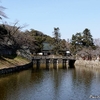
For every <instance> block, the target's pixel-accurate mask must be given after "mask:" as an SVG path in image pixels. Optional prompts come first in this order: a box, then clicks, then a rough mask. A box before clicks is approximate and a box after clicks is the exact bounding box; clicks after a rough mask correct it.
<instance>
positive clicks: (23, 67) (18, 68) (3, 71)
mask: <svg viewBox="0 0 100 100" xmlns="http://www.w3.org/2000/svg"><path fill="white" fill-rule="evenodd" d="M32 67H33V62H30V63H29V64H26V65H21V66H16V67H10V68H4V69H0V75H1V74H8V73H13V72H19V71H22V70H26V69H29V68H32Z"/></svg>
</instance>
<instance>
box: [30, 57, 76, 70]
mask: <svg viewBox="0 0 100 100" xmlns="http://www.w3.org/2000/svg"><path fill="white" fill-rule="evenodd" d="M75 61H76V60H75V59H73V58H68V57H47V56H45V57H44V56H36V57H33V59H32V62H33V67H34V65H35V66H36V68H37V69H39V68H40V66H41V64H45V66H46V69H49V68H50V66H51V64H52V65H53V68H55V69H56V68H58V65H59V64H60V65H61V64H62V65H61V66H62V68H74V63H75Z"/></svg>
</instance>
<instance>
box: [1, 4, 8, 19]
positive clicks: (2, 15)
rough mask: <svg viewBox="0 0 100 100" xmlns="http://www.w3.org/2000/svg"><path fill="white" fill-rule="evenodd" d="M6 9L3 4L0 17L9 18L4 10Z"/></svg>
mask: <svg viewBox="0 0 100 100" xmlns="http://www.w3.org/2000/svg"><path fill="white" fill-rule="evenodd" d="M4 9H6V8H5V7H3V6H0V19H2V17H4V18H8V17H7V16H6V14H5V13H4V12H3V11H4Z"/></svg>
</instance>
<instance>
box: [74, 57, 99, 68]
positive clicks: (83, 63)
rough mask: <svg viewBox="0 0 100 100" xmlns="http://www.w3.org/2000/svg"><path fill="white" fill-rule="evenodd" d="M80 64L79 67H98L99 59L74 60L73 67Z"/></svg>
mask: <svg viewBox="0 0 100 100" xmlns="http://www.w3.org/2000/svg"><path fill="white" fill-rule="evenodd" d="M77 66H80V67H87V68H100V61H99V60H98V59H97V60H91V61H90V60H82V59H79V60H76V61H75V67H77Z"/></svg>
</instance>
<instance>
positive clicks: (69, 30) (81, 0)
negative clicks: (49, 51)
mask: <svg viewBox="0 0 100 100" xmlns="http://www.w3.org/2000/svg"><path fill="white" fill-rule="evenodd" d="M0 5H1V6H4V7H6V8H7V9H5V10H4V11H3V12H5V13H6V15H7V16H8V18H7V19H5V18H3V20H2V21H3V22H4V21H6V22H7V23H8V24H12V23H14V22H16V21H19V25H20V26H23V25H25V24H26V25H27V26H26V27H25V28H24V30H26V29H27V30H30V29H35V30H38V31H41V32H43V33H44V34H47V35H49V36H52V37H53V30H54V27H55V28H56V27H59V29H60V34H61V39H65V40H67V39H71V38H72V35H73V34H76V33H77V32H83V30H84V29H85V28H88V29H89V30H90V32H91V34H92V36H93V38H100V0H0Z"/></svg>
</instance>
